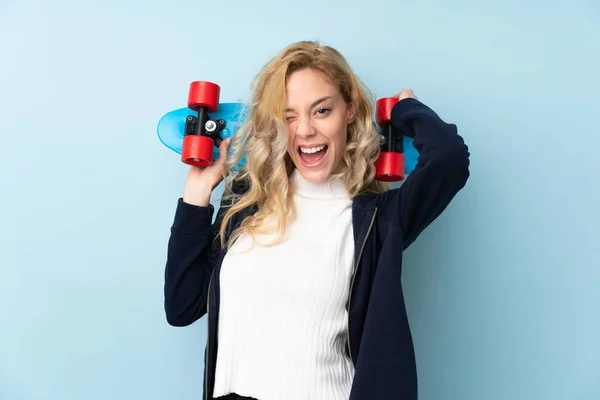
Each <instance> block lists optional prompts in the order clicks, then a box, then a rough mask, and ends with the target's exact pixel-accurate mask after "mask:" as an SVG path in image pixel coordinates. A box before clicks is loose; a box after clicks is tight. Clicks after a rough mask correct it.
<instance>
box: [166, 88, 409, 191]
mask: <svg viewBox="0 0 600 400" xmlns="http://www.w3.org/2000/svg"><path fill="white" fill-rule="evenodd" d="M219 93H220V88H219V86H218V85H216V84H214V83H212V82H204V81H195V82H192V84H191V85H190V93H189V97H188V107H183V108H178V109H175V110H172V111H169V112H167V113H166V114H165V115H163V116H162V117H161V118H160V120H159V122H158V127H157V133H158V138H159V139H160V141H161V142H162V143H163V144H164V145H165V146H166V147H167V148H169V149H171V150H172V151H174V152H175V153H177V154H180V155H182V161H183V162H185V163H187V164H191V165H203V166H206V165H210V164H211V163H212V161H213V160H216V159H218V158H219V148H218V147H219V145H220V144H221V141H222V140H224V139H227V138H230V137H232V136H234V135H235V134H236V132H237V130H238V129H239V128H240V126H241V125H242V123H243V122H244V119H245V118H246V116H247V113H248V108H247V106H246V105H244V104H243V103H240V102H237V103H219V100H218V99H219ZM397 101H398V99H394V98H383V99H379V100H378V102H377V108H376V120H375V121H373V123H374V124H375V126H376V127H377V129H378V131H379V133H380V139H381V141H382V144H381V155H380V158H379V159H378V160H377V166H376V167H377V179H378V180H382V181H388V182H395V181H400V180H403V179H404V176H405V175H407V174H409V173H410V172H412V170H413V169H414V168H415V166H416V164H417V160H418V156H419V153H418V152H417V150H416V149H415V148H414V146H413V144H412V139H411V138H409V137H408V136H405V135H400V134H399V132H395V131H393V129H392V127H391V124H390V118H391V109H392V107H393V106H394V104H395V103H396V102H397ZM209 131H210V133H208V132H209ZM205 135H207V136H205ZM186 140H187V142H186ZM243 163H244V158H243V157H242V160H241V161H240V164H238V166H241V165H243Z"/></svg>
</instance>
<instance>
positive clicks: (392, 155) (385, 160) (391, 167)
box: [375, 97, 405, 182]
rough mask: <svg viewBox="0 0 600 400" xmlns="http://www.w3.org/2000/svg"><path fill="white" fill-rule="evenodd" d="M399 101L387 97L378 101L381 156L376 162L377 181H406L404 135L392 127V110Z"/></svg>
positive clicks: (377, 114) (377, 113) (377, 117)
mask: <svg viewBox="0 0 600 400" xmlns="http://www.w3.org/2000/svg"><path fill="white" fill-rule="evenodd" d="M398 101H399V99H398V98H394V97H386V98H382V99H379V100H377V111H376V123H377V125H378V126H379V127H380V128H381V131H380V133H379V141H380V154H379V158H378V159H377V161H376V162H375V179H377V180H378V181H383V182H397V181H401V180H403V179H404V164H405V160H404V154H403V151H404V149H403V146H402V134H400V133H399V132H398V131H397V130H395V129H394V127H393V126H392V123H391V120H392V108H393V107H394V105H395V104H396V103H398Z"/></svg>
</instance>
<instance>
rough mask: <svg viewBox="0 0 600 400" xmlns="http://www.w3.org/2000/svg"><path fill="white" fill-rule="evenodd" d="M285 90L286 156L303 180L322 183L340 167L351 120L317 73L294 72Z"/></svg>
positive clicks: (340, 100)
mask: <svg viewBox="0 0 600 400" xmlns="http://www.w3.org/2000/svg"><path fill="white" fill-rule="evenodd" d="M286 90H287V104H286V110H285V118H286V120H287V124H288V131H289V136H288V154H289V155H290V157H291V158H292V161H293V162H294V165H295V166H296V168H297V169H298V170H299V171H300V173H301V174H302V176H303V177H304V178H305V179H306V180H308V181H310V182H313V183H319V182H323V181H325V180H327V178H329V176H330V175H331V174H332V173H334V172H336V170H337V168H338V167H339V165H340V163H341V160H342V157H343V155H344V151H345V148H346V138H347V135H348V125H349V124H350V123H352V121H353V120H354V116H353V115H352V112H351V110H350V108H349V107H348V105H347V104H346V102H345V101H344V99H343V98H342V96H341V94H340V93H339V91H338V90H337V88H336V87H334V86H333V85H331V83H329V81H328V80H327V79H326V77H325V75H323V73H321V72H320V71H316V70H313V69H310V68H305V69H302V70H299V71H295V72H293V73H292V74H291V75H290V76H289V77H288V82H287V86H286Z"/></svg>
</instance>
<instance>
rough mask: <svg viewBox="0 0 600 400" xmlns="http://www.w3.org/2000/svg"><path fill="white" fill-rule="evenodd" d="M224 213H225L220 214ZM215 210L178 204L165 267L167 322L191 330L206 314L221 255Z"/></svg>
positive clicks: (210, 205) (180, 202) (180, 199)
mask: <svg viewBox="0 0 600 400" xmlns="http://www.w3.org/2000/svg"><path fill="white" fill-rule="evenodd" d="M219 212H221V210H219ZM213 213H214V207H213V205H212V204H209V205H208V206H207V207H199V206H194V205H191V204H188V203H185V202H184V201H183V199H182V198H179V200H178V202H177V208H176V210H175V218H174V221H173V224H172V226H171V235H170V237H169V242H168V248H167V262H166V266H165V284H164V296H165V299H164V307H165V313H166V318H167V322H168V323H169V324H170V325H173V326H187V325H190V324H192V323H193V322H195V321H196V320H198V319H199V318H201V317H202V316H203V315H204V314H205V313H206V303H207V301H206V300H207V298H208V284H209V281H210V278H211V274H212V271H213V269H214V267H215V262H216V258H217V254H218V250H219V249H218V245H219V242H218V239H217V233H218V229H219V228H218V226H217V221H215V223H213V224H211V221H212V216H213Z"/></svg>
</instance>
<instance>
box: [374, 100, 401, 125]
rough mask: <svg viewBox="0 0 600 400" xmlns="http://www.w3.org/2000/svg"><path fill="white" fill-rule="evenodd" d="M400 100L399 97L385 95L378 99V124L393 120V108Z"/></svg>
mask: <svg viewBox="0 0 600 400" xmlns="http://www.w3.org/2000/svg"><path fill="white" fill-rule="evenodd" d="M398 101H400V99H398V98H397V97H384V98H382V99H379V100H377V113H376V122H377V125H381V124H385V123H389V122H390V121H391V120H392V108H394V106H395V105H396V103H397V102H398Z"/></svg>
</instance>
